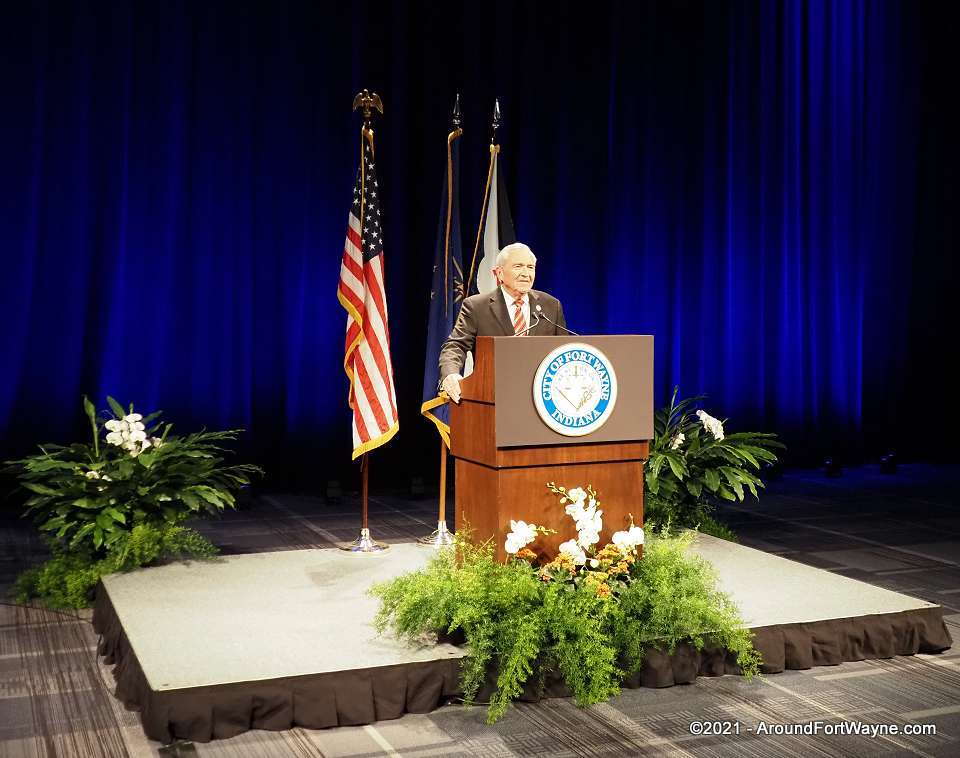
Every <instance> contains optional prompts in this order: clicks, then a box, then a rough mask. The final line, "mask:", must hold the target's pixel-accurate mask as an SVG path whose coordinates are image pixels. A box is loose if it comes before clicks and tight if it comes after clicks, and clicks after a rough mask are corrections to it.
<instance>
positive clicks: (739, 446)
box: [644, 387, 784, 539]
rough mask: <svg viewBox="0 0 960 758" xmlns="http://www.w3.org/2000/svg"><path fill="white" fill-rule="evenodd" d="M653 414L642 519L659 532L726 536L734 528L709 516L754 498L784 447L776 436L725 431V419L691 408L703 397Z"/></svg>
mask: <svg viewBox="0 0 960 758" xmlns="http://www.w3.org/2000/svg"><path fill="white" fill-rule="evenodd" d="M677 391H678V389H677V388H676V387H675V388H674V390H673V395H672V396H671V398H670V405H669V406H667V407H666V408H663V409H661V410H659V411H657V413H656V414H655V416H654V439H653V444H652V446H651V448H650V458H649V460H648V461H647V464H646V467H645V469H644V476H645V488H644V518H645V522H646V524H647V525H648V526H650V527H651V528H652V529H654V530H659V529H662V528H664V527H667V526H669V525H672V526H674V527H689V528H701V529H703V530H704V531H706V532H708V533H710V534H714V535H716V536H719V537H723V538H724V539H729V538H731V537H734V536H735V535H734V534H733V532H732V531H731V530H730V529H729V528H728V527H726V526H724V525H723V524H721V523H719V522H718V521H717V520H716V519H715V517H714V516H713V512H714V511H715V509H716V507H717V505H718V504H719V503H721V502H722V501H724V500H727V501H731V502H737V501H740V502H742V501H743V499H744V497H745V496H746V493H747V492H749V493H750V494H751V495H753V496H754V497H757V496H758V490H759V489H760V488H762V487H763V486H764V485H763V481H762V480H761V479H760V473H761V470H762V467H763V466H764V465H765V464H771V465H772V464H774V463H776V462H777V456H776V453H774V450H776V449H781V448H783V447H784V445H783V444H782V443H781V442H779V441H778V440H777V439H776V435H775V434H768V433H762V432H738V433H736V434H726V433H725V432H724V428H723V425H724V423H725V422H722V421H720V420H719V419H716V418H714V417H713V416H711V415H709V414H708V413H706V412H705V411H703V410H697V411H696V412H693V408H694V406H695V404H696V403H698V402H699V401H700V400H702V399H703V398H702V397H693V398H687V399H686V400H681V401H680V402H677Z"/></svg>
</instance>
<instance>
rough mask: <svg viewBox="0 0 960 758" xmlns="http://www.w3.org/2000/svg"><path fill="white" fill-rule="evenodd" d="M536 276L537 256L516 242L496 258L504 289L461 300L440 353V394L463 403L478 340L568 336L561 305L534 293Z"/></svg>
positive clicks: (544, 293)
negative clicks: (469, 362) (466, 370)
mask: <svg viewBox="0 0 960 758" xmlns="http://www.w3.org/2000/svg"><path fill="white" fill-rule="evenodd" d="M536 274H537V258H536V256H535V255H534V254H533V251H532V250H530V248H529V247H527V246H526V245H524V244H523V243H521V242H515V243H514V244H512V245H507V246H506V247H505V248H503V250H501V251H500V252H499V254H498V255H497V265H496V267H495V268H494V269H493V275H494V276H495V277H496V278H497V282H499V284H500V286H499V287H497V288H496V289H495V290H493V291H492V292H486V293H483V294H480V295H473V296H472V297H468V298H467V299H466V300H464V301H463V305H461V306H460V316H459V317H458V318H457V323H456V324H455V325H454V327H453V331H452V332H450V336H449V337H447V341H446V342H444V343H443V347H442V348H440V389H441V390H443V391H444V392H446V393H447V395H448V396H449V397H450V399H451V400H453V402H455V403H459V402H460V381H461V380H462V379H463V367H464V364H465V363H466V359H467V353H468V352H471V351H472V350H473V347H474V345H475V344H476V340H477V337H506V336H510V335H527V334H531V335H537V336H544V335H552V334H568V331H567V329H566V325H567V322H566V320H565V319H564V317H563V306H562V305H560V301H559V300H557V299H556V298H555V297H553V296H552V295H548V294H547V293H546V292H540V291H538V290H535V289H532V288H533V280H534V278H535V277H536ZM551 322H553V323H551ZM531 323H532V324H533V326H531Z"/></svg>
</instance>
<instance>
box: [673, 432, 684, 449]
mask: <svg viewBox="0 0 960 758" xmlns="http://www.w3.org/2000/svg"><path fill="white" fill-rule="evenodd" d="M686 439H687V438H686V436H685V435H684V433H683V432H677V436H676V437H674V438H673V440H672V441H671V442H670V449H671V450H676V449H677V448H679V447H680V446H681V445H682V444H683V443H684V441H685V440H686Z"/></svg>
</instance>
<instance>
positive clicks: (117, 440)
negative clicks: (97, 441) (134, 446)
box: [107, 432, 123, 445]
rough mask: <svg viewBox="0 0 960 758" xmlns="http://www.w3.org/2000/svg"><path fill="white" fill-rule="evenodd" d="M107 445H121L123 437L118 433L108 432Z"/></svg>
mask: <svg viewBox="0 0 960 758" xmlns="http://www.w3.org/2000/svg"><path fill="white" fill-rule="evenodd" d="M107 444H109V445H122V444H123V437H122V436H121V435H120V432H110V434H108V435H107Z"/></svg>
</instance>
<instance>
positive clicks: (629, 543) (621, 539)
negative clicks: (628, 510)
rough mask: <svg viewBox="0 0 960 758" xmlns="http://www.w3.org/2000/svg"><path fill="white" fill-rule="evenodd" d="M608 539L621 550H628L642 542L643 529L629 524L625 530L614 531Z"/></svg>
mask: <svg viewBox="0 0 960 758" xmlns="http://www.w3.org/2000/svg"><path fill="white" fill-rule="evenodd" d="M610 541H611V542H612V543H613V544H614V545H616V546H617V547H618V548H620V549H621V550H622V551H624V552H629V551H631V550H633V549H634V548H635V547H637V545H642V544H643V529H641V528H640V527H639V526H631V527H630V528H629V529H628V530H627V531H624V532H614V534H613V537H612V538H611V539H610Z"/></svg>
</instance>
